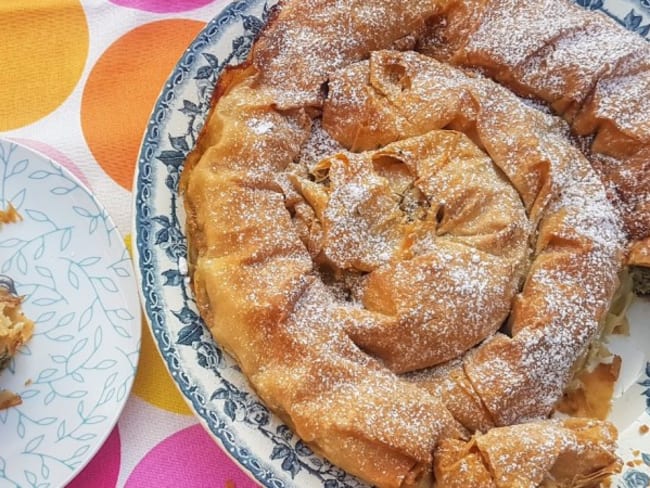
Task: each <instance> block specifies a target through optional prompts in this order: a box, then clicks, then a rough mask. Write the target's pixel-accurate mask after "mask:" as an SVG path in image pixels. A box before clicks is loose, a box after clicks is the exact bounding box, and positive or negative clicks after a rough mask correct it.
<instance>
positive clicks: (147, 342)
mask: <svg viewBox="0 0 650 488" xmlns="http://www.w3.org/2000/svg"><path fill="white" fill-rule="evenodd" d="M124 243H125V244H126V247H127V249H128V250H129V252H131V251H132V246H131V244H132V243H131V234H127V235H126V236H125V237H124ZM141 322H142V342H141V343H140V360H139V363H138V371H137V373H136V375H135V380H134V382H133V393H134V394H136V395H137V396H139V397H140V398H142V399H143V400H145V401H147V402H149V403H151V404H152V405H155V406H156V407H159V408H162V409H164V410H168V411H170V412H174V413H179V414H182V415H192V412H191V411H190V409H189V407H188V406H187V404H186V403H185V400H183V397H182V396H181V394H180V392H179V391H178V388H177V387H176V385H174V383H173V381H172V379H171V377H170V376H169V373H168V372H167V369H166V368H165V365H164V364H163V361H162V358H161V357H160V354H159V353H158V349H157V348H156V345H155V344H154V342H153V338H152V337H151V331H150V330H149V327H147V322H146V319H145V318H144V316H143V317H142V320H141Z"/></svg>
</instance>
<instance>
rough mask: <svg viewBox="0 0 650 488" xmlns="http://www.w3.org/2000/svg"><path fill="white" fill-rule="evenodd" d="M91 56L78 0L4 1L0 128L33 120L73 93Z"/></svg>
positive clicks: (0, 15)
mask: <svg viewBox="0 0 650 488" xmlns="http://www.w3.org/2000/svg"><path fill="white" fill-rule="evenodd" d="M87 55H88V24H87V22H86V16H85V14H84V11H83V7H82V6H81V4H80V3H79V0H30V1H25V0H2V2H0V66H2V69H1V70H0V130H10V129H15V128H16V127H22V126H24V125H27V124H30V123H32V122H35V121H36V120H38V119H40V118H42V117H44V116H45V115H47V114H49V113H50V112H52V111H53V110H55V109H56V108H57V107H58V106H59V105H61V103H63V102H64V101H65V99H66V98H68V96H69V95H70V93H72V90H73V89H74V87H75V85H76V84H77V82H78V81H79V78H80V77H81V73H82V71H83V68H84V65H85V63H86V57H87Z"/></svg>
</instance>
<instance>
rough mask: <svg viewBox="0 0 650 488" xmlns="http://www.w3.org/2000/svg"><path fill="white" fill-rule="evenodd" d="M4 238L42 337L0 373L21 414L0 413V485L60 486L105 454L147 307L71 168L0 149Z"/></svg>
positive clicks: (7, 145) (4, 270)
mask: <svg viewBox="0 0 650 488" xmlns="http://www.w3.org/2000/svg"><path fill="white" fill-rule="evenodd" d="M9 203H11V204H13V206H14V207H15V208H16V209H17V210H18V212H19V213H20V214H21V216H22V217H23V220H22V221H21V222H17V223H14V224H7V225H4V226H3V227H2V229H0V273H1V274H4V275H8V276H10V277H11V278H12V279H13V281H14V283H15V287H16V290H17V292H18V294H19V295H23V296H24V297H25V301H24V304H23V310H24V311H25V314H26V315H27V316H29V317H30V318H31V319H33V320H34V321H35V322H36V326H35V330H34V336H33V338H32V339H31V341H29V343H28V344H27V345H26V346H25V347H23V348H22V350H21V351H20V353H19V354H18V355H17V356H16V357H15V358H13V359H12V360H11V361H10V364H9V367H8V369H7V370H5V371H3V372H2V373H0V385H1V386H2V387H4V388H8V389H9V390H11V391H13V392H15V393H18V394H20V396H21V397H22V399H23V403H22V405H19V406H17V407H13V408H10V409H7V410H3V411H0V487H2V488H4V487H12V488H13V487H42V488H45V487H50V486H51V487H59V486H64V485H65V483H67V482H68V481H69V480H71V479H72V478H73V477H74V475H75V474H76V473H78V472H79V471H80V470H81V469H82V468H83V467H84V466H85V465H86V463H87V462H88V461H89V460H90V459H91V458H92V456H93V455H94V454H95V452H97V450H98V449H99V448H100V447H101V445H102V443H103V442H104V440H105V439H106V437H108V435H109V434H110V432H111V430H112V429H113V426H114V425H115V423H116V422H117V418H118V416H119V414H120V412H121V411H122V407H123V406H124V404H125V402H126V399H127V397H128V395H129V391H130V390H131V385H132V383H133V378H134V374H135V370H136V366H137V363H138V354H139V348H140V331H141V328H140V307H139V303H138V297H137V289H136V282H135V280H134V277H133V268H132V264H131V259H130V256H129V254H128V252H127V250H126V249H125V247H124V243H123V241H122V238H121V237H120V235H119V232H118V230H117V228H116V227H115V225H114V224H113V222H112V221H111V219H110V217H109V216H108V214H107V213H106V210H104V208H103V207H102V206H101V205H100V204H99V202H98V201H97V200H96V199H95V198H94V197H93V196H92V194H90V193H89V191H88V190H87V189H86V188H85V187H84V186H83V184H82V183H80V182H79V181H78V180H77V179H76V178H75V177H74V176H72V175H71V174H70V173H69V172H68V171H67V170H65V169H64V168H62V167H61V166H60V165H58V164H57V163H55V162H53V161H51V160H50V159H48V158H46V157H45V156H42V155H40V154H37V153H35V152H33V151H31V150H30V149H27V148H25V147H22V146H19V145H17V144H15V143H13V142H9V141H3V140H0V207H1V208H3V209H4V208H6V207H7V205H8V204H9Z"/></svg>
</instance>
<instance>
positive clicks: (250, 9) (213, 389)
mask: <svg viewBox="0 0 650 488" xmlns="http://www.w3.org/2000/svg"><path fill="white" fill-rule="evenodd" d="M273 3H275V1H274V0H270V1H267V0H240V1H235V2H233V3H231V4H229V5H228V6H227V7H226V8H225V9H224V10H223V11H222V12H221V13H220V14H219V15H218V16H217V17H215V18H214V19H213V20H212V21H211V22H210V23H209V24H208V25H207V27H206V28H205V29H204V30H203V31H202V32H201V33H200V34H199V36H198V37H197V38H196V39H195V40H194V42H193V43H192V44H191V45H190V47H189V48H188V49H187V51H186V52H185V54H184V55H183V57H182V58H181V60H180V61H179V63H178V65H177V66H176V68H175V70H174V72H173V73H172V75H171V76H170V78H169V79H168V81H167V83H166V84H165V86H164V88H163V91H162V94H161V96H160V98H159V99H158V102H157V104H156V106H155V108H154V112H153V115H152V117H151V120H150V123H149V126H148V129H147V132H146V134H145V137H144V140H143V143H142V148H141V152H140V156H139V163H138V168H137V172H136V175H135V182H134V188H135V192H134V228H133V233H134V236H135V237H136V255H135V256H136V263H137V264H136V273H138V274H139V281H140V292H141V296H142V299H143V304H144V307H145V312H146V316H147V318H148V321H149V324H150V327H151V330H152V332H153V336H154V338H155V342H156V343H157V345H158V348H159V350H160V352H161V355H162V357H163V359H164V361H165V363H166V365H167V367H168V369H169V371H170V373H171V375H172V377H173V379H174V380H175V382H176V383H177V385H178V387H179V389H180V391H181V392H182V394H183V395H184V397H185V398H186V400H187V401H188V403H189V405H190V406H191V408H192V409H193V410H194V412H195V413H196V415H197V416H198V418H199V419H200V420H201V422H202V423H203V425H204V426H205V427H206V429H207V430H208V431H209V432H210V433H211V434H212V435H213V436H214V438H215V439H216V440H217V442H218V443H219V444H220V445H221V446H222V447H223V449H224V450H225V451H226V452H227V453H228V454H229V455H230V456H232V457H233V458H234V459H235V460H236V461H237V462H239V463H240V465H241V466H242V467H243V468H244V469H245V470H247V471H248V472H249V473H250V475H251V476H252V477H253V478H254V479H256V480H257V481H258V482H259V483H260V484H262V485H264V486H267V487H295V488H298V487H299V488H308V487H320V486H325V487H327V488H334V487H344V486H345V487H362V486H366V485H364V484H363V483H361V482H360V481H358V480H357V479H355V478H353V477H351V476H349V475H347V474H346V473H344V472H342V471H341V470H340V469H338V468H336V467H334V466H332V465H331V464H329V463H328V462H326V461H324V460H323V459H322V458H320V457H318V456H316V455H314V454H313V453H312V452H311V451H310V450H309V448H308V447H307V446H305V445H304V444H303V443H302V442H301V441H300V440H299V439H298V438H297V437H296V436H294V435H293V434H292V432H291V430H290V429H289V428H288V427H286V426H285V425H283V424H282V423H281V422H280V421H279V420H278V419H277V418H276V417H275V416H274V415H273V414H271V413H269V411H268V410H267V409H266V408H265V407H264V405H263V404H262V403H261V402H260V400H259V399H258V398H257V397H256V395H255V393H254V392H253V391H252V390H251V388H250V387H249V386H248V384H247V382H246V379H245V378H244V377H243V375H242V374H241V372H240V371H239V369H238V368H237V366H236V365H235V364H234V363H233V361H232V360H231V359H230V357H228V355H226V354H224V352H223V351H222V350H221V349H220V348H219V346H218V345H216V344H215V343H214V341H213V340H212V338H211V336H210V333H209V331H208V330H207V329H206V328H205V326H204V324H203V322H202V321H201V319H200V317H199V315H198V313H197V309H196V307H195V303H194V301H193V299H192V294H191V290H190V288H189V286H188V275H187V262H186V256H187V246H186V241H185V235H184V215H183V204H182V201H181V198H180V197H179V195H178V193H177V185H178V179H179V173H180V171H181V169H182V165H183V161H184V159H185V156H186V155H187V153H188V152H189V151H190V149H191V148H192V147H193V145H194V143H195V141H196V138H197V135H198V133H199V131H200V130H201V127H202V124H203V121H204V118H205V115H206V113H207V110H208V108H209V102H210V95H211V92H212V88H213V87H214V84H215V82H216V79H217V74H218V73H219V72H220V71H221V70H222V69H223V67H224V66H226V65H227V64H232V63H237V62H239V61H242V60H243V59H244V58H245V56H246V55H247V53H248V52H249V50H250V47H251V45H252V43H253V40H254V38H255V36H256V34H257V33H258V32H259V30H260V29H261V28H262V26H263V25H264V23H265V21H266V18H267V15H268V10H269V6H270V5H272V4H273ZM578 3H580V4H581V5H582V6H583V7H585V8H589V9H593V10H601V11H604V12H605V13H606V14H608V15H610V16H612V17H614V18H616V19H618V20H619V21H620V22H621V23H622V24H623V25H624V26H625V27H627V28H629V29H631V30H634V31H636V32H638V33H639V34H640V35H642V36H644V37H648V35H649V33H650V3H648V0H605V1H603V0H578ZM594 49H607V46H594ZM649 317H650V303H642V302H639V303H636V304H635V305H634V307H633V310H632V312H631V320H632V326H633V327H632V328H633V333H632V336H631V338H624V339H621V340H619V341H618V342H617V343H616V344H614V345H613V346H612V347H613V348H614V349H616V352H619V353H620V354H622V356H623V361H624V366H623V374H622V375H621V381H620V382H619V390H620V391H619V392H618V397H619V398H618V399H617V401H616V404H615V407H614V411H613V413H612V419H614V421H615V422H616V423H617V425H618V426H619V427H620V430H621V442H620V449H619V453H620V454H621V456H622V457H623V458H624V459H625V460H626V461H636V465H635V466H634V467H629V466H628V467H626V469H625V472H624V473H623V474H622V475H621V476H620V477H618V478H617V479H616V481H615V483H614V484H613V486H616V487H617V488H618V487H620V488H623V487H625V488H631V487H641V486H648V485H649V484H650V434H648V435H646V436H645V437H643V436H642V435H641V434H640V433H639V428H640V427H641V426H642V425H650V415H649V414H650V363H649V361H650V323H649V322H650V320H649Z"/></svg>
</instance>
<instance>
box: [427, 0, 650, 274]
mask: <svg viewBox="0 0 650 488" xmlns="http://www.w3.org/2000/svg"><path fill="white" fill-rule="evenodd" d="M429 29H430V30H429V32H428V34H427V35H425V36H424V37H423V38H422V39H421V44H422V45H421V48H422V49H424V51H425V52H427V53H428V54H430V55H433V56H435V57H436V58H438V59H441V60H444V61H445V62H448V63H451V64H454V65H457V66H465V67H472V68H478V69H480V70H481V71H482V72H484V73H486V74H487V75H489V76H490V77H492V78H494V79H495V80H497V81H498V82H499V83H501V84H503V85H505V86H508V87H509V88H511V89H512V90H514V91H515V92H517V93H518V94H520V95H523V96H526V97H531V98H535V99H538V100H542V101H543V102H545V103H547V104H549V105H550V106H551V107H552V108H553V110H554V111H555V112H556V113H557V114H559V115H562V116H563V117H564V118H565V119H566V120H567V121H568V122H569V123H570V125H571V129H572V131H573V133H574V134H575V135H577V136H579V137H581V138H582V139H583V141H582V143H583V144H584V146H585V148H587V149H586V151H585V152H586V154H587V155H588V157H589V158H590V160H591V162H592V164H593V166H594V168H595V169H596V171H597V172H598V173H599V175H600V176H601V177H602V178H603V180H604V182H605V183H606V185H607V187H608V190H609V191H610V196H611V198H612V200H613V202H614V203H615V205H616V206H617V207H618V209H619V211H620V214H621V216H622V218H623V220H624V223H625V228H626V230H627V232H628V233H629V235H630V237H631V238H632V239H633V240H634V241H636V242H637V244H636V246H637V253H633V254H632V255H631V256H630V262H631V264H638V265H643V266H647V265H648V264H647V260H644V259H641V260H640V261H637V258H638V257H639V254H638V249H639V248H643V249H645V251H644V252H645V253H646V254H647V253H648V252H650V250H649V248H648V246H649V244H648V238H649V237H650V121H649V119H648V117H647V114H648V113H650V98H649V97H648V96H647V95H648V93H650V44H648V42H647V41H645V40H644V39H642V38H641V37H640V36H638V35H636V34H633V33H630V32H627V31H625V30H624V29H622V28H621V27H620V26H619V25H617V24H616V23H615V22H614V21H613V20H611V19H609V18H606V17H605V16H604V15H602V14H600V13H594V12H587V11H585V10H584V9H582V8H580V7H578V6H577V5H575V4H574V3H572V2H558V1H557V0H544V1H542V2H520V1H517V0H460V1H456V0H452V1H451V2H450V3H449V4H448V8H446V9H445V12H444V13H442V14H441V15H439V16H436V17H435V20H433V19H432V20H431V21H430V22H429ZM593 46H607V48H605V49H594V48H593Z"/></svg>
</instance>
